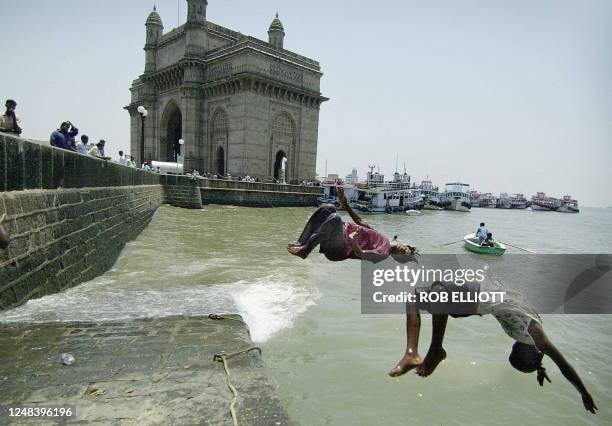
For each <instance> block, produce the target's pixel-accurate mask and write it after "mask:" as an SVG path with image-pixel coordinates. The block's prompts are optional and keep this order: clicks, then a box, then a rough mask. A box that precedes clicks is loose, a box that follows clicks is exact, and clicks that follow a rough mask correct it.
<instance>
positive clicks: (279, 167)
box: [274, 149, 287, 181]
mask: <svg viewBox="0 0 612 426" xmlns="http://www.w3.org/2000/svg"><path fill="white" fill-rule="evenodd" d="M285 157H287V155H286V154H285V151H283V150H282V149H281V150H280V151H278V152H277V153H276V160H275V161H274V179H276V180H278V181H282V180H283V177H284V178H285V179H287V165H286V164H285V176H283V158H285Z"/></svg>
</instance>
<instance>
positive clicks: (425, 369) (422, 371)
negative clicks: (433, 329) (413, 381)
mask: <svg viewBox="0 0 612 426" xmlns="http://www.w3.org/2000/svg"><path fill="white" fill-rule="evenodd" d="M445 358H446V351H445V350H444V349H442V348H440V349H439V350H431V349H430V350H429V352H427V355H426V356H425V360H424V361H423V363H422V364H421V365H419V366H418V367H417V369H416V370H415V373H416V374H418V375H419V376H421V377H427V376H429V375H430V374H431V373H433V372H434V370H435V369H436V367H437V366H438V364H440V363H441V362H442V361H443V360H444V359H445Z"/></svg>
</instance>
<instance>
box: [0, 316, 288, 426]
mask: <svg viewBox="0 0 612 426" xmlns="http://www.w3.org/2000/svg"><path fill="white" fill-rule="evenodd" d="M226 318H227V319H224V320H218V321H213V320H210V319H208V318H207V317H168V318H160V319H144V320H135V321H128V322H108V323H45V324H16V325H9V324H2V325H0V348H1V349H0V395H1V402H0V405H4V406H11V407H18V406H24V405H27V406H50V405H56V406H72V407H75V408H76V416H75V417H74V418H72V419H71V420H70V421H69V422H68V423H69V424H90V423H94V424H128V425H129V424H134V425H142V424H147V425H153V424H159V425H167V424H177V425H180V424H188V425H191V424H210V425H226V424H227V425H231V424H232V418H231V414H230V403H231V401H232V393H231V392H230V390H229V389H228V387H227V381H226V380H227V379H226V373H225V370H224V368H223V364H222V363H221V362H217V361H214V359H213V358H214V355H215V354H217V353H220V352H226V353H233V352H238V351H241V350H244V349H248V348H250V347H252V346H253V345H252V342H251V340H250V337H249V333H248V329H247V327H246V325H245V324H244V323H243V322H242V321H241V319H240V317H239V316H238V315H228V316H226ZM62 353H70V354H72V355H74V357H75V359H76V361H75V363H74V364H73V365H70V366H64V365H62V364H61V363H60V354H62ZM228 365H229V368H230V372H231V379H232V383H233V385H234V386H235V387H236V389H237V390H238V393H239V398H238V402H237V404H236V410H237V414H238V421H239V424H243V425H286V424H290V421H289V419H288V416H287V413H286V411H285V409H284V408H283V407H282V405H281V403H280V401H279V399H278V397H277V396H276V388H275V386H274V385H273V383H272V382H271V381H270V378H269V376H268V373H267V370H266V368H265V365H264V363H263V361H262V359H261V357H260V355H259V353H258V352H257V351H252V352H249V353H245V354H241V355H237V356H236V357H233V358H231V359H229V360H228ZM13 420H14V419H13ZM10 422H11V419H9V418H8V417H7V416H6V415H5V416H4V418H0V424H7V423H10ZM13 423H14V424H17V423H18V424H49V423H50V420H44V421H41V420H36V419H29V420H26V419H23V418H21V419H19V421H18V422H16V421H13Z"/></svg>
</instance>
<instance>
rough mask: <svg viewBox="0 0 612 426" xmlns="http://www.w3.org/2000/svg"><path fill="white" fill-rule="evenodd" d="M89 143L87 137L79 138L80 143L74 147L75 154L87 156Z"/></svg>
mask: <svg viewBox="0 0 612 426" xmlns="http://www.w3.org/2000/svg"><path fill="white" fill-rule="evenodd" d="M88 142H89V137H88V136H87V135H83V136H81V142H79V143H78V144H77V146H76V149H77V152H78V153H79V154H82V155H87V151H89V149H88V148H87V143H88Z"/></svg>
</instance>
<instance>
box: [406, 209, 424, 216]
mask: <svg viewBox="0 0 612 426" xmlns="http://www.w3.org/2000/svg"><path fill="white" fill-rule="evenodd" d="M406 214H407V215H408V216H420V215H421V212H420V211H418V210H406Z"/></svg>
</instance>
